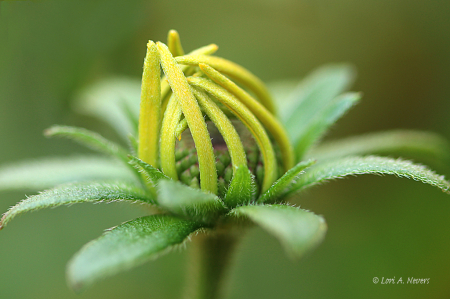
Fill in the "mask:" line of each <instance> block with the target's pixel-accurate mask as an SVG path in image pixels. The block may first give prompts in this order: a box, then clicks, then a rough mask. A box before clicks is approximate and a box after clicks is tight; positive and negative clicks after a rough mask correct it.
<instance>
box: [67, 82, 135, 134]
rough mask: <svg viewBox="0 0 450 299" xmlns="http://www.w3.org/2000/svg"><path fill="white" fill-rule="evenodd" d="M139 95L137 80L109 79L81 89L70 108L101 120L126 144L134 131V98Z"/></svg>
mask: <svg viewBox="0 0 450 299" xmlns="http://www.w3.org/2000/svg"><path fill="white" fill-rule="evenodd" d="M140 95H141V82H140V81H139V80H135V79H129V78H125V77H111V78H107V79H104V80H100V81H97V82H95V83H94V84H91V85H89V86H88V87H86V88H84V89H82V90H81V92H79V93H78V94H77V96H76V98H75V101H74V102H73V104H74V105H73V106H74V109H75V110H76V111H77V112H79V113H81V114H85V115H89V116H93V117H96V118H99V119H101V120H103V121H105V122H106V123H108V124H109V125H110V126H111V127H112V128H114V129H115V130H116V131H117V132H118V133H119V135H120V136H121V137H122V138H123V140H125V141H126V140H127V138H128V135H129V134H133V133H134V132H135V131H136V127H135V123H134V122H135V119H137V117H138V115H139V101H136V99H139V98H140ZM124 107H126V109H127V110H124ZM131 115H134V117H131Z"/></svg>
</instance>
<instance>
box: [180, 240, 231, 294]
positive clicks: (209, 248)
mask: <svg viewBox="0 0 450 299" xmlns="http://www.w3.org/2000/svg"><path fill="white" fill-rule="evenodd" d="M235 244H236V237H235V236H234V235H232V234H230V233H216V234H201V235H197V236H196V237H195V238H194V239H193V242H192V247H191V251H190V261H189V262H190V265H189V268H188V279H187V283H188V284H187V291H186V293H185V294H186V297H185V298H186V299H220V298H222V297H223V296H224V289H225V288H224V286H225V280H226V276H227V269H228V266H229V265H230V258H231V255H232V253H233V249H234V245H235Z"/></svg>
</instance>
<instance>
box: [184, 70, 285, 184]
mask: <svg viewBox="0 0 450 299" xmlns="http://www.w3.org/2000/svg"><path fill="white" fill-rule="evenodd" d="M188 81H189V83H190V84H191V85H193V86H196V87H199V88H201V89H203V90H205V91H206V92H208V93H210V94H211V95H213V96H214V97H215V98H216V99H217V100H218V101H219V102H221V103H222V104H223V105H225V106H226V107H227V108H228V109H230V110H231V111H232V112H233V113H234V114H235V115H236V116H237V117H238V118H239V119H240V120H241V121H242V122H243V123H244V125H245V126H246V127H247V128H248V129H249V130H250V132H251V133H252V134H253V136H254V137H255V139H256V142H257V143H258V146H259V148H260V149H261V152H262V154H263V160H264V180H263V184H262V192H265V191H266V190H267V189H269V187H270V186H271V185H272V183H273V182H274V181H275V180H276V179H277V176H278V174H277V161H276V157H275V152H274V150H273V147H272V143H271V142H270V139H269V136H268V135H267V133H266V131H265V130H264V127H263V126H262V125H261V123H260V122H259V121H258V119H257V118H256V117H255V115H253V113H251V111H250V110H249V109H248V108H247V107H246V106H245V105H244V104H242V103H241V102H240V101H239V100H238V99H237V98H236V97H235V96H234V95H233V94H231V93H230V92H229V91H227V90H226V89H225V88H223V87H221V86H219V85H217V84H215V83H214V82H212V81H210V80H208V79H205V78H198V77H189V78H188Z"/></svg>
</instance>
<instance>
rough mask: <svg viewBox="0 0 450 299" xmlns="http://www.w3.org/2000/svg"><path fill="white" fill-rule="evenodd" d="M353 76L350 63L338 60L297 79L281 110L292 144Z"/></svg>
mask: <svg viewBox="0 0 450 299" xmlns="http://www.w3.org/2000/svg"><path fill="white" fill-rule="evenodd" d="M353 78H354V70H353V68H352V67H351V66H349V65H347V64H337V65H327V66H324V67H321V68H320V69H318V70H316V71H314V72H313V73H312V74H311V75H309V76H308V77H307V78H306V79H304V80H303V81H302V82H300V84H299V86H298V87H297V88H296V89H295V90H294V91H293V92H292V94H291V95H290V96H289V98H288V99H287V100H286V103H285V105H283V107H282V108H283V109H282V110H281V111H280V112H281V119H285V120H286V121H285V127H286V129H287V131H288V135H289V137H290V140H291V142H292V143H293V144H297V142H298V141H299V139H300V138H301V136H302V135H303V134H304V132H305V130H306V127H307V125H308V124H309V123H310V122H311V121H312V120H313V119H314V118H315V117H316V115H317V113H319V112H320V111H323V110H325V109H326V107H327V105H328V103H329V102H331V101H332V100H333V99H334V98H336V97H337V96H338V95H339V94H341V93H342V92H344V91H345V90H346V89H347V88H348V87H349V86H350V84H351V83H352V82H353Z"/></svg>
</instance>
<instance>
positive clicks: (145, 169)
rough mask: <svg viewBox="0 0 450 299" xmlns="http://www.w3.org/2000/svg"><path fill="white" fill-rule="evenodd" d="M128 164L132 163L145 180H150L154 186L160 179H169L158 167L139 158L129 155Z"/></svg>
mask: <svg viewBox="0 0 450 299" xmlns="http://www.w3.org/2000/svg"><path fill="white" fill-rule="evenodd" d="M129 159H130V164H131V165H133V167H135V168H136V169H137V170H139V172H140V173H142V174H143V175H144V176H145V178H146V179H147V181H149V182H151V184H152V185H153V186H156V185H157V184H158V182H159V180H161V179H166V180H170V178H169V177H168V176H166V175H165V174H164V173H162V172H161V171H160V170H159V169H157V168H155V167H153V166H151V165H150V164H148V163H145V162H144V161H142V160H141V159H139V158H136V157H133V156H130V157H129Z"/></svg>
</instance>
